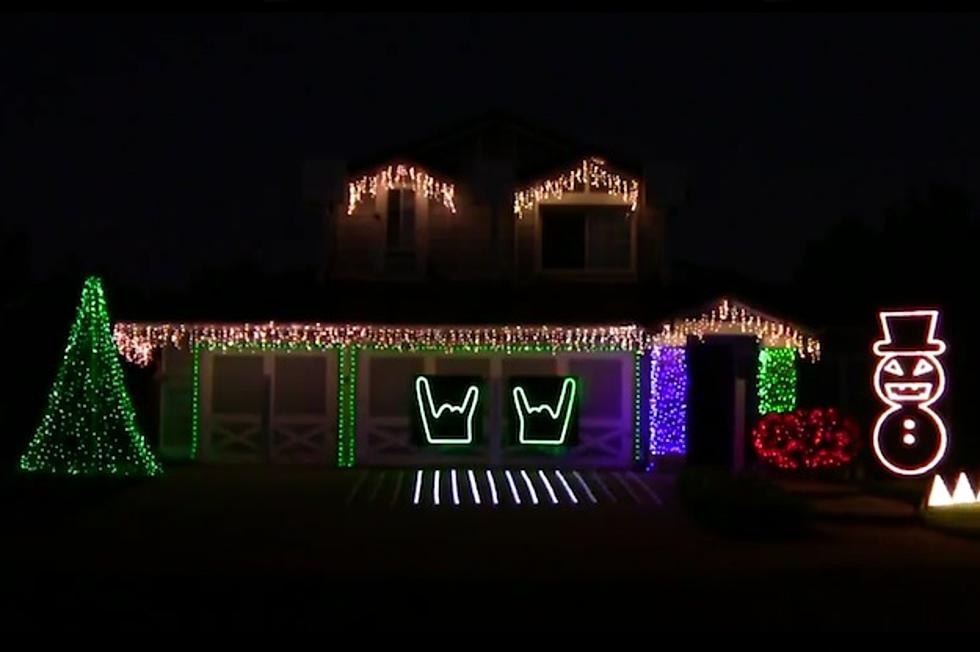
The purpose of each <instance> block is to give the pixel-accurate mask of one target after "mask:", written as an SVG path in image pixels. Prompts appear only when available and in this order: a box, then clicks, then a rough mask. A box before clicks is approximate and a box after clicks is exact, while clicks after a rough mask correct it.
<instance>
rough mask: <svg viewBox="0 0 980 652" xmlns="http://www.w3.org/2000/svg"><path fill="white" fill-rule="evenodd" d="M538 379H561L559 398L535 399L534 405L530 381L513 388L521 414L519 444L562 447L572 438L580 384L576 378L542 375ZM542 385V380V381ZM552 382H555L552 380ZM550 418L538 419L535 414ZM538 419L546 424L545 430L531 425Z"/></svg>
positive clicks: (518, 419)
mask: <svg viewBox="0 0 980 652" xmlns="http://www.w3.org/2000/svg"><path fill="white" fill-rule="evenodd" d="M535 380H538V381H545V382H549V381H560V382H561V386H560V389H559V392H558V398H557V399H555V400H553V401H548V400H535V401H533V402H534V405H531V401H529V400H528V396H527V395H528V391H531V390H529V388H528V387H527V382H521V381H517V382H516V383H515V385H514V387H512V388H511V396H512V397H513V408H514V414H515V415H516V417H517V443H519V444H522V445H528V444H530V445H537V446H562V445H564V444H565V443H567V441H568V435H569V428H570V427H571V426H572V414H573V411H574V409H575V401H576V398H577V394H578V392H577V387H578V384H577V383H576V381H575V379H574V378H541V379H535ZM538 384H539V385H540V384H541V382H539V383H538ZM549 384H551V383H550V382H549ZM541 416H544V417H546V418H545V419H535V417H541ZM534 421H538V422H539V423H543V425H547V426H548V427H546V428H545V427H543V426H542V431H538V430H536V429H535V427H534V426H532V425H531V424H532V423H533V422H534Z"/></svg>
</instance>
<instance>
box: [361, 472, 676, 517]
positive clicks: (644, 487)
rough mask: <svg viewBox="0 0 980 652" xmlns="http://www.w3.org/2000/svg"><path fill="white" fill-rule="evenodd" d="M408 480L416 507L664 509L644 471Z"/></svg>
mask: <svg viewBox="0 0 980 652" xmlns="http://www.w3.org/2000/svg"><path fill="white" fill-rule="evenodd" d="M408 478H410V480H409V482H410V483H411V490H410V495H411V497H412V499H411V503H412V505H415V506H420V507H447V506H448V507H452V506H461V507H484V508H487V507H498V506H504V507H519V506H523V507H528V508H534V507H542V508H547V507H553V506H591V505H599V504H606V505H611V504H617V503H618V504H620V505H627V506H628V505H639V506H655V507H662V506H663V501H662V500H661V499H660V496H659V495H658V494H657V491H656V489H654V487H652V486H651V485H650V482H649V480H648V477H647V476H646V474H643V473H633V472H621V471H616V472H608V473H607V472H603V473H601V474H600V473H597V472H591V473H589V474H583V473H580V472H579V471H561V470H558V469H532V470H528V469H481V470H473V469H455V468H453V469H417V470H416V471H415V472H414V473H410V474H408ZM604 478H605V479H604ZM447 481H448V482H447ZM396 490H397V488H396ZM614 490H615V491H614ZM362 493H364V494H366V493H368V492H362ZM381 493H385V492H384V491H382V492H381ZM372 497H373V494H372ZM392 500H394V499H392ZM407 500H408V499H407V498H406V499H405V502H407ZM350 502H351V499H349V500H348V504H350ZM361 502H363V500H362V501H361ZM369 502H373V501H369Z"/></svg>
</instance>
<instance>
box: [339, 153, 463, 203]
mask: <svg viewBox="0 0 980 652" xmlns="http://www.w3.org/2000/svg"><path fill="white" fill-rule="evenodd" d="M393 188H411V189H412V190H414V191H415V194H416V195H417V196H419V197H425V198H426V199H431V200H435V201H438V202H440V203H441V204H442V205H443V206H445V207H446V208H448V209H449V210H450V212H452V213H455V212H456V187H455V186H454V185H453V184H451V183H448V182H446V181H439V180H437V179H435V178H434V177H432V176H431V175H430V174H429V173H427V172H426V171H425V170H423V169H421V168H417V167H415V166H413V165H403V164H398V165H389V166H388V167H386V168H383V169H381V170H378V171H377V172H375V173H374V174H367V175H364V176H363V177H361V178H360V179H357V180H356V181H351V182H350V183H348V184H347V214H348V215H353V214H354V211H355V210H357V206H358V205H359V204H360V203H361V202H363V201H364V200H365V198H366V197H368V196H370V197H372V198H373V197H377V196H378V192H379V191H380V190H386V191H387V190H391V189H393Z"/></svg>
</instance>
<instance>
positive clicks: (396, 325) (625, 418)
mask: <svg viewBox="0 0 980 652" xmlns="http://www.w3.org/2000/svg"><path fill="white" fill-rule="evenodd" d="M304 186H305V188H306V191H305V192H306V200H307V206H308V208H309V211H310V212H309V215H310V217H311V219H316V220H318V221H321V222H322V224H323V226H324V244H325V246H324V252H325V255H324V259H323V260H324V262H323V265H322V269H321V273H322V275H323V278H324V280H325V286H324V287H325V288H326V290H325V292H326V293H327V295H328V298H329V299H331V301H333V303H332V304H331V309H330V311H329V314H328V315H325V316H324V319H323V320H322V321H320V322H316V321H312V322H311V321H306V322H277V321H268V322H263V323H242V322H233V323H229V322H186V323H168V322H157V323H142V322H121V323H117V324H116V325H115V338H116V342H117V345H118V347H119V350H120V352H121V353H122V355H123V356H125V357H126V358H127V359H128V360H130V361H132V362H134V363H137V364H151V363H154V364H157V365H158V367H157V368H158V378H159V381H160V410H159V412H160V424H159V432H160V447H161V452H162V453H164V454H165V455H167V456H170V457H178V458H190V459H195V460H201V461H205V462H237V461H240V462H257V461H268V462H282V463H303V462H309V463H326V464H335V465H337V466H341V467H350V466H355V465H367V466H421V465H425V466H435V467H439V466H442V465H468V466H493V467H499V466H509V467H523V466H532V465H533V466H535V467H554V468H562V467H570V468H576V467H584V468H630V467H645V466H647V465H649V464H650V463H651V462H652V461H655V460H657V459H660V458H676V457H678V456H683V455H684V454H685V452H686V450H687V445H688V439H689V438H690V436H692V435H694V434H695V433H694V431H692V432H689V429H688V409H687V406H688V403H689V400H690V399H691V397H689V393H690V392H691V391H695V388H698V387H702V386H705V387H706V386H707V383H704V382H703V381H704V376H703V375H697V374H693V375H692V373H691V372H690V370H689V369H688V366H687V362H686V358H687V353H688V352H689V351H694V350H699V349H698V346H699V345H700V344H701V343H704V342H709V343H711V342H713V343H718V342H738V343H739V345H738V347H736V348H738V350H739V351H741V353H740V355H741V356H742V357H743V358H744V357H745V356H748V357H749V358H751V360H750V364H749V366H748V367H746V366H745V365H744V364H743V365H741V366H740V367H738V369H736V366H730V367H726V369H725V370H724V371H723V372H719V373H723V374H727V375H725V376H724V378H723V379H722V380H723V383H722V384H723V385H724V386H725V387H728V388H729V389H730V388H731V383H733V382H737V381H738V378H741V380H742V382H743V384H742V391H743V400H742V405H741V409H742V414H743V419H742V421H743V422H744V421H745V414H744V413H745V412H746V410H748V411H749V412H751V411H753V410H755V409H756V403H757V401H756V400H755V399H754V398H753V397H754V396H755V395H760V396H761V395H765V396H769V395H775V394H776V393H778V394H779V395H781V396H785V395H787V393H788V395H792V394H793V393H794V392H795V373H794V372H793V368H794V365H795V364H796V361H797V359H807V360H815V359H816V358H817V357H818V356H819V343H818V342H817V341H816V339H815V338H814V337H813V336H812V334H811V333H808V332H806V331H805V330H804V329H802V328H800V327H797V326H794V325H792V324H791V323H789V322H787V321H785V320H782V319H780V318H778V317H774V316H771V315H765V314H763V313H760V312H758V311H756V310H754V309H752V308H750V307H748V306H745V305H742V304H740V303H738V302H737V301H734V300H731V299H728V298H722V299H719V300H718V301H716V302H713V303H712V304H711V305H709V306H706V307H704V308H703V309H698V310H696V311H694V312H693V313H691V314H682V315H666V316H663V315H662V316H660V317H659V318H656V317H653V316H652V314H651V312H650V306H651V305H655V304H656V301H655V300H654V298H653V297H655V296H656V292H657V288H660V287H662V280H663V279H662V275H663V264H664V255H663V253H664V237H665V232H666V231H665V229H664V217H663V215H664V212H663V210H662V209H661V207H660V206H658V203H657V198H656V194H655V193H653V192H651V191H650V188H649V187H648V186H649V184H648V183H647V182H646V180H645V179H644V169H643V167H642V166H638V165H636V164H635V163H634V164H631V163H626V162H622V160H621V158H619V157H617V158H614V157H613V156H610V155H609V154H608V153H603V152H599V151H597V150H596V149H595V148H591V147H586V146H583V145H581V144H578V143H574V142H572V141H569V140H567V139H562V138H559V137H557V136H554V135H553V134H550V133H548V132H546V131H543V130H541V129H537V128H532V127H530V126H528V125H526V124H525V123H523V122H521V121H517V120H514V119H511V118H505V117H501V116H497V115H494V116H490V117H488V118H484V119H481V120H478V121H475V122H471V123H467V124H466V125H464V126H462V127H458V128H455V129H453V130H450V131H448V132H446V133H444V134H441V135H439V136H437V137H434V138H429V139H426V140H424V141H421V142H419V143H415V144H413V145H410V146H407V147H403V148H397V149H396V150H393V151H392V152H388V153H385V154H384V155H382V156H378V157H374V158H372V159H369V160H366V161H364V162H353V163H351V164H349V165H345V166H339V165H336V164H330V165H319V166H313V167H312V168H311V169H308V170H307V174H306V178H305V180H304ZM385 292H387V294H385ZM393 306H394V308H393ZM365 314H367V315H369V316H370V318H368V319H364V318H363V315H365ZM375 315H381V316H382V317H381V318H380V319H379V318H377V317H375ZM392 316H394V317H395V318H392ZM270 317H271V316H270ZM723 349H724V351H734V350H735V348H733V347H732V346H730V345H729V344H725V346H724V347H723ZM775 349H779V350H780V351H783V352H784V354H783V355H776V354H775V353H774V350H775ZM760 351H761V353H760ZM767 352H768V353H767ZM722 355H728V353H723V354H722ZM757 360H758V361H759V362H758V370H757V368H756V367H757V362H756V361H757ZM709 367H710V366H709ZM749 367H750V368H749ZM720 368H721V367H719V369H720ZM774 370H775V371H774ZM757 371H758V373H757ZM699 373H702V372H699ZM705 373H708V374H709V375H710V374H713V373H714V371H712V369H711V368H709V369H708V371H707V372H705ZM748 376H751V379H750V380H751V382H749V383H748V384H747V385H746V384H745V382H744V381H745V379H746V377H748ZM724 383H728V384H727V385H725V384H724ZM726 391H727V394H724V397H725V400H727V397H730V396H731V391H728V390H726ZM723 393H724V392H723ZM698 396H701V397H702V398H704V397H707V396H709V395H708V393H707V392H706V391H702V392H701V393H700V394H698ZM712 400H713V399H712ZM703 402H704V401H702V403H703ZM784 403H785V402H784ZM785 407H786V405H781V406H780V409H785ZM708 408H709V409H710V404H709V405H708ZM725 409H726V410H728V412H731V413H732V414H734V412H732V406H731V405H729V404H726V408H725ZM733 418H734V417H733ZM730 425H731V428H730V429H732V430H734V431H738V427H736V426H735V425H734V421H731V424H730ZM726 427H727V426H726ZM696 430H697V429H695V431H696ZM743 431H744V428H743ZM722 434H724V433H722ZM705 436H706V437H715V438H717V437H718V436H719V434H718V432H717V431H712V432H710V433H709V434H706V435H705ZM742 436H743V439H744V432H743V433H742ZM745 445H746V444H745V442H744V441H742V448H743V449H744V447H745ZM729 448H731V447H730V446H729Z"/></svg>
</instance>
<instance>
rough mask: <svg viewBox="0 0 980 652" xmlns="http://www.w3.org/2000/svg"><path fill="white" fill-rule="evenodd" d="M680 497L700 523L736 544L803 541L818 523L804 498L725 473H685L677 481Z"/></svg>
mask: <svg viewBox="0 0 980 652" xmlns="http://www.w3.org/2000/svg"><path fill="white" fill-rule="evenodd" d="M677 495H678V498H679V499H680V502H681V504H682V505H683V506H684V508H685V510H686V511H687V512H688V514H689V515H690V516H691V517H692V518H693V519H694V520H695V521H696V522H698V523H699V524H701V525H702V526H703V527H705V528H707V529H709V530H711V531H713V532H716V533H718V534H722V535H725V536H730V537H734V538H748V539H780V538H793V537H798V536H802V535H804V534H806V533H807V531H808V529H809V526H810V523H811V521H812V518H813V512H812V509H811V508H810V505H809V503H808V502H807V501H806V500H805V499H804V498H802V497H800V496H798V495H795V494H791V493H789V492H788V491H786V490H784V489H782V488H781V487H779V486H778V485H776V484H775V483H773V482H772V481H770V480H768V479H766V478H763V477H760V476H757V475H752V474H733V473H731V472H730V471H728V470H727V469H723V468H714V467H687V468H685V469H684V470H683V471H682V472H681V474H680V476H679V477H678V480H677Z"/></svg>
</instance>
